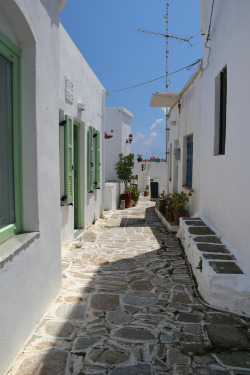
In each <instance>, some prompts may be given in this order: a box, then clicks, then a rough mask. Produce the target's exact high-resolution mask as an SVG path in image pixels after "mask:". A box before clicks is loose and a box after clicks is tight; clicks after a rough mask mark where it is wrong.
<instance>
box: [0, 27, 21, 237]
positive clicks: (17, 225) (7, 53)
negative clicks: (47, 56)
mask: <svg viewBox="0 0 250 375" xmlns="http://www.w3.org/2000/svg"><path fill="white" fill-rule="evenodd" d="M0 54H1V55H2V56H4V57H5V58H6V59H7V60H9V61H10V62H11V63H12V90H13V91H12V92H13V98H12V100H13V105H12V116H13V176H14V200H15V222H14V223H12V224H10V225H8V226H6V227H4V228H2V229H0V243H1V242H3V241H5V240H7V239H8V238H10V237H12V236H13V235H15V234H17V233H20V232H21V231H22V212H23V206H22V144H21V140H22V137H21V100H20V99H21V62H20V56H21V50H20V49H19V47H17V46H16V45H15V44H14V43H13V42H12V41H11V40H10V39H9V38H7V37H6V36H5V35H4V34H3V33H2V32H1V31H0ZM2 198H4V197H2Z"/></svg>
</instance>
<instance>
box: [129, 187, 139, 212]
mask: <svg viewBox="0 0 250 375" xmlns="http://www.w3.org/2000/svg"><path fill="white" fill-rule="evenodd" d="M125 193H127V194H130V196H131V201H130V207H132V206H136V204H137V202H138V200H139V196H140V193H139V190H138V189H137V188H136V187H135V186H134V185H129V186H128V187H127V189H126V191H125Z"/></svg>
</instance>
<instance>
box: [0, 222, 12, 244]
mask: <svg viewBox="0 0 250 375" xmlns="http://www.w3.org/2000/svg"><path fill="white" fill-rule="evenodd" d="M14 235H15V225H14V224H10V225H7V226H6V227H4V228H2V229H0V243H2V242H4V241H6V240H8V239H9V238H10V237H13V236H14Z"/></svg>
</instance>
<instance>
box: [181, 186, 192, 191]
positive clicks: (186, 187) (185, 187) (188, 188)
mask: <svg viewBox="0 0 250 375" xmlns="http://www.w3.org/2000/svg"><path fill="white" fill-rule="evenodd" d="M182 187H183V189H186V190H189V191H190V190H192V189H193V188H192V187H190V186H186V185H183V186H182Z"/></svg>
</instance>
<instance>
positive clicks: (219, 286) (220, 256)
mask: <svg viewBox="0 0 250 375" xmlns="http://www.w3.org/2000/svg"><path fill="white" fill-rule="evenodd" d="M199 224H200V225H199ZM177 236H178V237H179V238H180V240H181V242H182V245H183V247H184V249H185V253H186V256H187V259H188V262H189V263H190V265H191V267H192V272H193V274H194V276H195V278H196V282H197V284H198V291H199V293H200V294H201V296H202V297H203V299H204V300H205V301H206V302H208V303H209V304H211V305H212V306H214V307H219V308H222V309H226V310H231V311H235V312H237V313H243V314H248V315H249V314H250V278H249V275H246V274H244V272H243V270H242V269H241V267H240V266H239V264H237V259H235V256H234V255H233V254H231V252H230V251H229V249H228V248H227V246H226V245H225V244H223V243H222V242H221V239H220V238H219V237H218V236H217V235H216V233H215V232H214V231H213V230H212V229H211V228H210V227H209V226H208V225H206V224H205V223H204V221H203V220H202V219H200V218H187V217H186V218H181V219H180V225H179V231H178V234H177Z"/></svg>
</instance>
